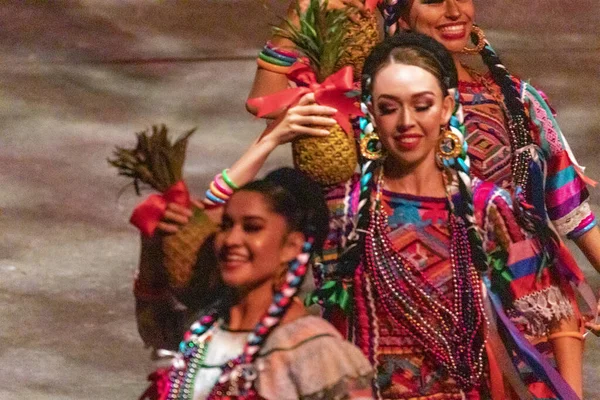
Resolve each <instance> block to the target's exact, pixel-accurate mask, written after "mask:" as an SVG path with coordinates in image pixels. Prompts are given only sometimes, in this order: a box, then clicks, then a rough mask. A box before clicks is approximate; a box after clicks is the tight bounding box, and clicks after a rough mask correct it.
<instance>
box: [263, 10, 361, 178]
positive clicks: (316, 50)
mask: <svg viewBox="0 0 600 400" xmlns="http://www.w3.org/2000/svg"><path fill="white" fill-rule="evenodd" d="M327 5H328V4H327V1H323V2H322V3H321V2H320V1H319V0H310V3H309V5H308V8H307V9H306V11H305V12H304V13H302V12H301V11H300V7H299V5H298V4H297V5H296V10H297V14H298V15H299V16H300V25H299V26H296V25H294V24H293V23H292V22H291V21H285V25H284V27H283V28H277V27H276V28H274V31H275V34H276V35H279V36H282V37H284V38H287V39H289V40H290V41H292V42H293V43H294V45H295V46H296V49H297V50H298V51H299V52H300V53H302V54H303V55H304V56H306V57H307V58H308V60H309V61H310V64H311V67H312V68H313V70H314V71H315V75H316V77H317V80H318V81H319V82H323V81H324V80H325V79H326V78H327V77H328V76H330V75H331V74H333V73H335V72H336V71H337V70H338V69H339V68H338V67H337V66H338V65H339V60H340V57H341V56H342V54H343V51H344V49H343V43H344V37H345V36H346V31H345V30H344V28H345V27H346V26H347V21H348V17H347V14H346V11H344V10H329V9H328V7H327ZM292 155H293V159H294V166H295V167H296V168H297V169H299V170H300V171H302V172H304V173H306V174H307V175H308V176H310V177H311V178H313V179H314V180H315V181H317V182H319V183H320V184H322V185H326V186H328V185H334V184H337V183H340V182H344V181H346V180H348V179H349V178H350V177H351V176H352V174H353V173H354V171H355V169H356V165H357V161H358V158H357V153H356V143H355V140H354V137H353V136H352V135H348V134H346V132H344V130H343V129H342V128H341V127H340V126H339V125H337V124H336V125H334V126H333V127H332V128H330V133H329V135H328V136H327V137H325V138H316V137H304V138H299V139H296V140H295V141H294V142H293V143H292Z"/></svg>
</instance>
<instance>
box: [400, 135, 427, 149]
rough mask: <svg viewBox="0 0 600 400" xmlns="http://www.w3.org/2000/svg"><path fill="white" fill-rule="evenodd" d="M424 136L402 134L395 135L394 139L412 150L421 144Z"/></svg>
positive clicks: (404, 147) (403, 146) (402, 146)
mask: <svg viewBox="0 0 600 400" xmlns="http://www.w3.org/2000/svg"><path fill="white" fill-rule="evenodd" d="M422 138H423V136H421V135H401V136H397V137H395V138H394V139H395V140H396V143H398V145H399V146H400V147H401V148H403V149H405V150H411V149H413V148H415V147H416V146H417V145H418V144H419V142H420V141H421V139H422Z"/></svg>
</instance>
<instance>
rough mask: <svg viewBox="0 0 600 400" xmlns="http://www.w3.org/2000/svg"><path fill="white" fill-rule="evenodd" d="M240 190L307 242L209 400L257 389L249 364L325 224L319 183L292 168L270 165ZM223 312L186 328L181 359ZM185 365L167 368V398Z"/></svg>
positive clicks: (293, 291)
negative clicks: (263, 203) (259, 200)
mask: <svg viewBox="0 0 600 400" xmlns="http://www.w3.org/2000/svg"><path fill="white" fill-rule="evenodd" d="M240 191H251V192H256V193H260V194H262V195H263V197H264V199H265V201H266V202H267V203H268V204H269V206H270V207H271V209H272V210H273V211H274V212H275V213H277V214H279V215H281V216H283V217H284V219H285V220H286V223H287V227H288V229H289V230H290V231H295V232H301V233H303V234H304V235H305V237H306V242H305V244H304V246H303V248H302V253H301V254H300V255H299V256H298V257H297V258H296V259H294V260H292V261H290V263H289V265H288V270H287V273H286V277H285V282H284V283H283V285H282V286H281V287H280V288H278V289H277V290H276V291H275V293H274V295H273V301H272V303H271V305H270V306H269V308H268V310H267V312H266V313H265V314H264V315H263V316H262V317H261V319H260V321H259V323H258V324H257V325H256V326H255V327H254V329H253V331H252V333H251V334H250V335H249V336H248V340H247V342H246V345H245V346H244V351H243V353H242V354H241V355H240V356H239V357H238V358H236V359H235V360H232V361H231V362H229V363H228V364H227V366H226V367H225V369H224V370H223V373H222V375H221V377H220V378H219V380H218V382H217V384H216V385H215V387H214V388H213V390H212V392H211V394H210V395H209V396H208V399H218V398H222V396H223V395H224V394H225V393H227V392H230V391H231V390H232V389H233V391H234V392H236V393H238V394H240V396H249V397H247V398H252V397H253V396H254V395H255V394H256V392H255V390H256V389H255V388H254V380H255V379H256V373H255V372H256V371H254V370H253V367H251V364H252V363H253V362H254V360H255V359H256V357H257V355H258V353H259V351H260V348H261V347H262V346H263V345H264V343H265V341H266V340H267V338H268V337H269V335H270V334H271V333H272V332H273V331H274V330H275V328H277V326H279V324H280V323H281V320H282V318H283V316H284V315H285V313H286V311H287V309H288V308H289V306H290V305H291V304H292V300H293V298H294V296H296V295H297V293H298V291H299V289H300V287H301V286H302V283H303V281H304V277H305V275H306V272H307V268H308V266H307V264H308V262H309V259H310V256H311V254H312V252H313V251H320V249H321V248H322V246H323V243H324V241H325V237H326V233H327V226H328V223H329V214H328V209H327V205H326V203H325V200H324V198H323V196H322V194H321V188H320V186H319V185H318V184H317V183H316V182H313V181H312V180H310V179H309V178H308V177H306V176H305V175H304V174H302V173H301V172H299V171H296V170H294V169H291V168H281V169H278V170H275V171H273V172H271V173H270V174H268V175H267V176H266V177H265V178H264V179H262V180H257V181H254V182H251V183H249V184H247V185H245V186H243V187H242V188H240ZM222 312H223V309H222V307H221V309H220V310H215V311H213V312H211V313H209V314H207V315H205V316H203V317H201V318H200V319H199V320H198V321H197V322H195V323H194V324H193V325H192V326H191V328H190V331H189V332H187V333H186V335H185V336H184V340H183V341H182V342H181V344H180V348H179V350H180V352H181V353H182V355H183V359H184V360H187V362H188V363H190V362H194V360H196V359H197V358H198V356H197V354H198V348H197V346H196V345H195V344H194V343H196V341H198V338H199V337H201V336H202V335H204V334H205V333H207V331H208V330H209V329H210V327H211V326H212V325H213V324H214V322H215V321H216V320H217V318H218V317H219V314H222ZM184 367H185V363H180V368H179V370H178V368H177V365H175V367H174V368H173V370H172V371H171V375H170V382H171V386H170V388H169V393H170V396H172V398H178V397H177V395H176V394H177V393H178V392H179V391H180V390H184V389H185V385H186V384H189V382H187V381H186V379H185V378H186V375H185V373H182V372H181V370H182V369H183V368H184ZM169 398H171V397H169ZM244 398H246V397H244Z"/></svg>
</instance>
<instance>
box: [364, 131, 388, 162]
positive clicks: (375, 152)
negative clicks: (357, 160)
mask: <svg viewBox="0 0 600 400" xmlns="http://www.w3.org/2000/svg"><path fill="white" fill-rule="evenodd" d="M360 153H361V154H362V155H363V157H364V158H366V159H368V160H379V159H380V158H381V157H383V156H384V155H385V150H384V148H383V146H382V145H381V141H380V140H379V136H377V133H376V132H375V131H373V132H371V133H367V134H366V135H365V136H363V138H362V139H360Z"/></svg>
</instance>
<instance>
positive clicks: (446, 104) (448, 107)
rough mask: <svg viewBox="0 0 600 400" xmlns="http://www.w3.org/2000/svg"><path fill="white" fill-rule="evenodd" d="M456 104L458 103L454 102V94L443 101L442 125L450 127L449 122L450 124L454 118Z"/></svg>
mask: <svg viewBox="0 0 600 400" xmlns="http://www.w3.org/2000/svg"><path fill="white" fill-rule="evenodd" d="M455 104H456V103H455V102H454V96H453V95H452V93H450V94H448V95H447V96H446V97H444V100H443V101H442V121H441V122H442V124H440V125H444V126H446V125H448V122H450V117H452V112H453V111H454V106H455Z"/></svg>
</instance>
